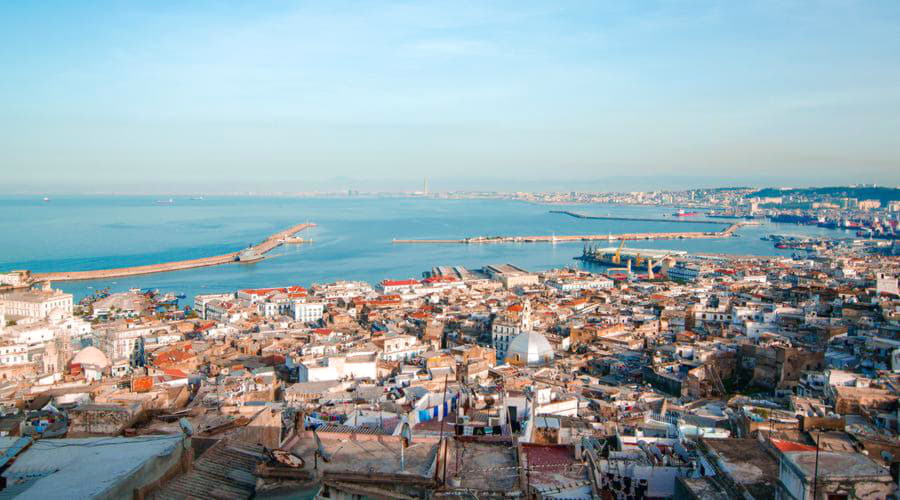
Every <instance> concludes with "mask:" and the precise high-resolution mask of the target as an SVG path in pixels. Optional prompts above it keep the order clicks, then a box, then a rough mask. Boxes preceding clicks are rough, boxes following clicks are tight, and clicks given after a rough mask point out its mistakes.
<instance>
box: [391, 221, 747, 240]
mask: <svg viewBox="0 0 900 500" xmlns="http://www.w3.org/2000/svg"><path fill="white" fill-rule="evenodd" d="M745 225H747V223H746V222H736V223H734V224H729V225H728V227H726V228H725V229H723V230H721V231H702V232H701V231H694V232H690V231H688V232H673V233H624V234H580V235H563V236H556V235H553V236H545V235H542V236H475V237H471V238H460V239H421V240H413V239H396V238H395V239H393V240H392V241H393V243H397V244H408V243H409V244H412V243H418V244H453V243H462V244H469V245H478V244H490V243H564V242H571V241H621V240H687V239H704V238H729V237H731V236H733V235H734V232H735V231H737V230H738V228H740V227H741V226H745Z"/></svg>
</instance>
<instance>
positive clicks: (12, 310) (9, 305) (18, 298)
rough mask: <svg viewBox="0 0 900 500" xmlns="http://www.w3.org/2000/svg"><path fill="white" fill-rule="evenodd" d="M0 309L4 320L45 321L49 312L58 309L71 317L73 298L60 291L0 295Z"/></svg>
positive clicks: (17, 292) (29, 291) (45, 290)
mask: <svg viewBox="0 0 900 500" xmlns="http://www.w3.org/2000/svg"><path fill="white" fill-rule="evenodd" d="M0 309H2V310H3V312H4V313H5V315H6V319H7V320H8V321H9V320H12V321H21V320H30V321H39V320H42V319H47V317H49V316H50V312H51V311H53V310H54V309H58V310H59V311H60V312H62V313H63V314H65V315H71V314H72V310H73V297H72V294H71V293H63V292H62V291H61V290H49V289H46V288H45V289H44V290H24V291H15V292H10V293H7V294H5V295H0Z"/></svg>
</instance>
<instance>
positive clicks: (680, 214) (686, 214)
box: [672, 210, 700, 217]
mask: <svg viewBox="0 0 900 500" xmlns="http://www.w3.org/2000/svg"><path fill="white" fill-rule="evenodd" d="M698 215H700V214H699V213H698V212H685V211H684V210H679V211H677V212H675V213H674V214H672V216H673V217H696V216H698Z"/></svg>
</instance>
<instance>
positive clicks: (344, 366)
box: [288, 353, 378, 382]
mask: <svg viewBox="0 0 900 500" xmlns="http://www.w3.org/2000/svg"><path fill="white" fill-rule="evenodd" d="M288 368H292V366H291V365H288ZM293 368H295V369H296V371H297V381H298V382H323V381H328V380H346V379H360V378H368V379H372V380H377V378H378V376H377V361H376V359H375V354H374V353H354V354H348V355H345V356H344V355H340V356H327V357H323V358H316V359H311V360H308V361H302V362H300V363H298V364H296V365H294V366H293Z"/></svg>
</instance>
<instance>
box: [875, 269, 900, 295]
mask: <svg viewBox="0 0 900 500" xmlns="http://www.w3.org/2000/svg"><path fill="white" fill-rule="evenodd" d="M875 292H876V293H877V294H878V295H881V294H883V293H885V294H891V295H900V290H898V287H897V278H895V277H893V276H891V275H889V274H887V273H878V276H876V280H875Z"/></svg>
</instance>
